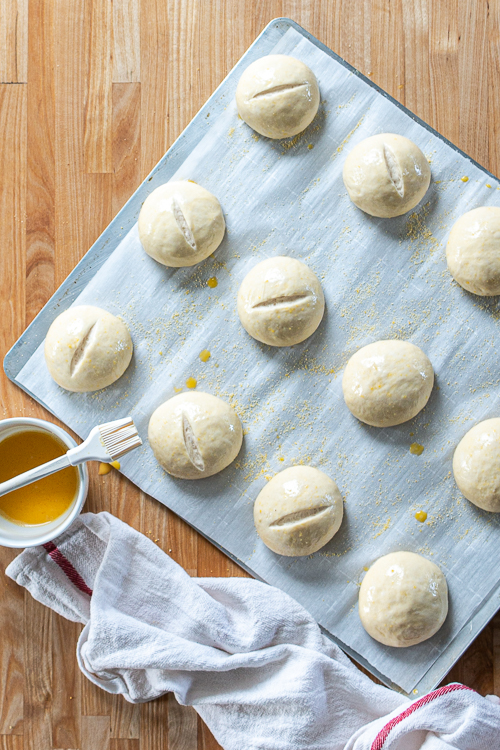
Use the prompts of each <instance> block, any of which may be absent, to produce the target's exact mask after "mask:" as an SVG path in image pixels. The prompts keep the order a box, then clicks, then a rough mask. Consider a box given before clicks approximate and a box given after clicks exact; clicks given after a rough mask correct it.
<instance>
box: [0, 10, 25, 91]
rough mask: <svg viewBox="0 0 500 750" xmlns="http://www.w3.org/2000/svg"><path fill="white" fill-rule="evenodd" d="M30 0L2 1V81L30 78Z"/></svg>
mask: <svg viewBox="0 0 500 750" xmlns="http://www.w3.org/2000/svg"><path fill="white" fill-rule="evenodd" d="M27 68H28V0H2V2H0V83H26V81H27V80H28V78H27V73H28V70H27Z"/></svg>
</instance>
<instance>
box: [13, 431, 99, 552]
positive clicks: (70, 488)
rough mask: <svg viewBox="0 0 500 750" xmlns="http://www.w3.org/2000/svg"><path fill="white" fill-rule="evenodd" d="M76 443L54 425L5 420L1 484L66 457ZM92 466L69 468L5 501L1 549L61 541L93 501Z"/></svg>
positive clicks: (14, 492)
mask: <svg viewBox="0 0 500 750" xmlns="http://www.w3.org/2000/svg"><path fill="white" fill-rule="evenodd" d="M75 447H76V442H75V440H73V438H72V437H71V435H69V434H68V433H67V432H66V430H63V429H62V428H61V427H59V426H58V425H55V424H53V422H48V421H46V420H44V419H34V418H32V417H16V418H11V419H2V420H0V482H3V481H5V480H7V479H10V478H12V477H14V476H16V475H18V474H22V473H23V472H24V471H27V470H29V469H32V468H34V467H35V466H40V465H41V464H43V463H46V462H47V461H51V460H52V459H53V458H57V457H58V456H62V455H63V454H64V453H66V451H68V450H69V449H70V448H75ZM88 486H89V472H88V469H87V465H86V464H80V465H79V466H76V467H73V466H71V467H68V468H67V469H63V470H62V471H60V472H57V473H55V474H52V475H51V476H49V477H45V478H44V479H39V480H38V481H37V482H33V484H31V485H27V486H26V487H21V488H20V489H18V490H14V491H13V492H9V493H7V494H6V495H3V496H1V497H0V546H2V547H13V548H22V547H36V546H39V545H41V544H45V543H46V542H51V541H53V540H54V539H56V538H57V537H59V536H60V535H61V534H62V533H63V532H64V531H65V530H66V529H67V528H68V527H69V526H71V524H72V523H73V521H74V520H75V519H76V517H77V516H78V515H79V513H81V510H82V508H83V504H84V503H85V500H86V498H87V491H88Z"/></svg>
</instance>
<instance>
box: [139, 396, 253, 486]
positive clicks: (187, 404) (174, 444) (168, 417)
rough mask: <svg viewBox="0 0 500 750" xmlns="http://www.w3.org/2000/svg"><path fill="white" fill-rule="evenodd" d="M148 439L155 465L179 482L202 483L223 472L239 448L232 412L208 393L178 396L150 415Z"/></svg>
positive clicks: (238, 430)
mask: <svg viewBox="0 0 500 750" xmlns="http://www.w3.org/2000/svg"><path fill="white" fill-rule="evenodd" d="M148 439H149V444H150V445H151V448H152V449H153V453H154V455H155V458H156V460H157V461H158V463H159V464H160V465H161V466H163V468H164V469H165V471H168V473H169V474H172V476H174V477H178V478H179V479H203V478H204V477H211V476H212V474H217V472H219V471H222V469H225V468H226V466H229V464H230V463H231V462H232V461H234V459H235V458H236V456H237V455H238V452H239V450H240V448H241V443H242V440H243V430H242V428H241V422H240V420H239V418H238V415H237V414H236V412H235V411H234V409H233V408H232V407H231V406H229V404H227V403H226V402H225V401H222V399H220V398H217V397H216V396H211V395H210V394H208V393H201V392H195V393H179V395H178V396H174V397H173V398H170V399H169V400H168V401H165V403H163V404H162V405H161V406H159V407H158V408H157V409H156V411H155V412H153V414H152V416H151V419H150V420H149V432H148Z"/></svg>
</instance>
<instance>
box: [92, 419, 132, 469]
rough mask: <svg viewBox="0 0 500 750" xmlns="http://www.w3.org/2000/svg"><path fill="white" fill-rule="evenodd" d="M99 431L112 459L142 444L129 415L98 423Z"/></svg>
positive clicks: (114, 459)
mask: <svg viewBox="0 0 500 750" xmlns="http://www.w3.org/2000/svg"><path fill="white" fill-rule="evenodd" d="M99 432H100V433H101V438H102V441H103V443H104V445H105V447H106V450H107V451H108V453H109V455H110V456H111V459H112V460H113V461H116V459H118V458H120V457H121V456H124V455H125V453H128V452H129V451H131V450H134V448H138V447H139V446H140V445H142V440H141V438H140V437H139V434H138V432H137V430H136V427H135V424H134V422H133V420H132V419H131V418H130V417H126V418H125V419H118V420H116V422H107V423H106V424H102V425H99Z"/></svg>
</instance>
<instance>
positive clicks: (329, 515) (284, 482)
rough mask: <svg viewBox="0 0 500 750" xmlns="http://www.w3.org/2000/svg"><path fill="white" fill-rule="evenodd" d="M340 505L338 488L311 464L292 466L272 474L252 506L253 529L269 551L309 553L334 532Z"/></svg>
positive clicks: (322, 543)
mask: <svg viewBox="0 0 500 750" xmlns="http://www.w3.org/2000/svg"><path fill="white" fill-rule="evenodd" d="M343 512H344V509H343V504H342V497H341V495H340V492H339V488H338V487H337V485H336V484H335V482H334V481H333V480H332V479H330V477H328V476H327V475H326V474H324V473H323V472H322V471H319V470H318V469H313V468H312V466H292V467H291V468H290V469H285V470H284V471H280V473H279V474H276V476H274V477H273V478H272V479H271V480H270V481H269V482H268V484H267V485H266V486H265V487H264V489H263V490H261V492H260V493H259V495H258V497H257V500H256V501H255V505H254V509H253V517H254V521H255V528H256V529H257V533H258V535H259V536H260V538H261V539H262V541H263V542H264V544H265V545H266V546H267V547H269V549H271V550H272V551H273V552H276V553H277V554H278V555H286V556H287V557H299V556H303V555H311V554H312V553H313V552H317V550H319V549H320V548H321V547H323V546H324V545H325V544H326V543H327V542H329V541H330V539H331V538H332V537H333V536H334V535H335V534H336V533H337V531H338V530H339V528H340V524H341V523H342V515H343Z"/></svg>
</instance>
